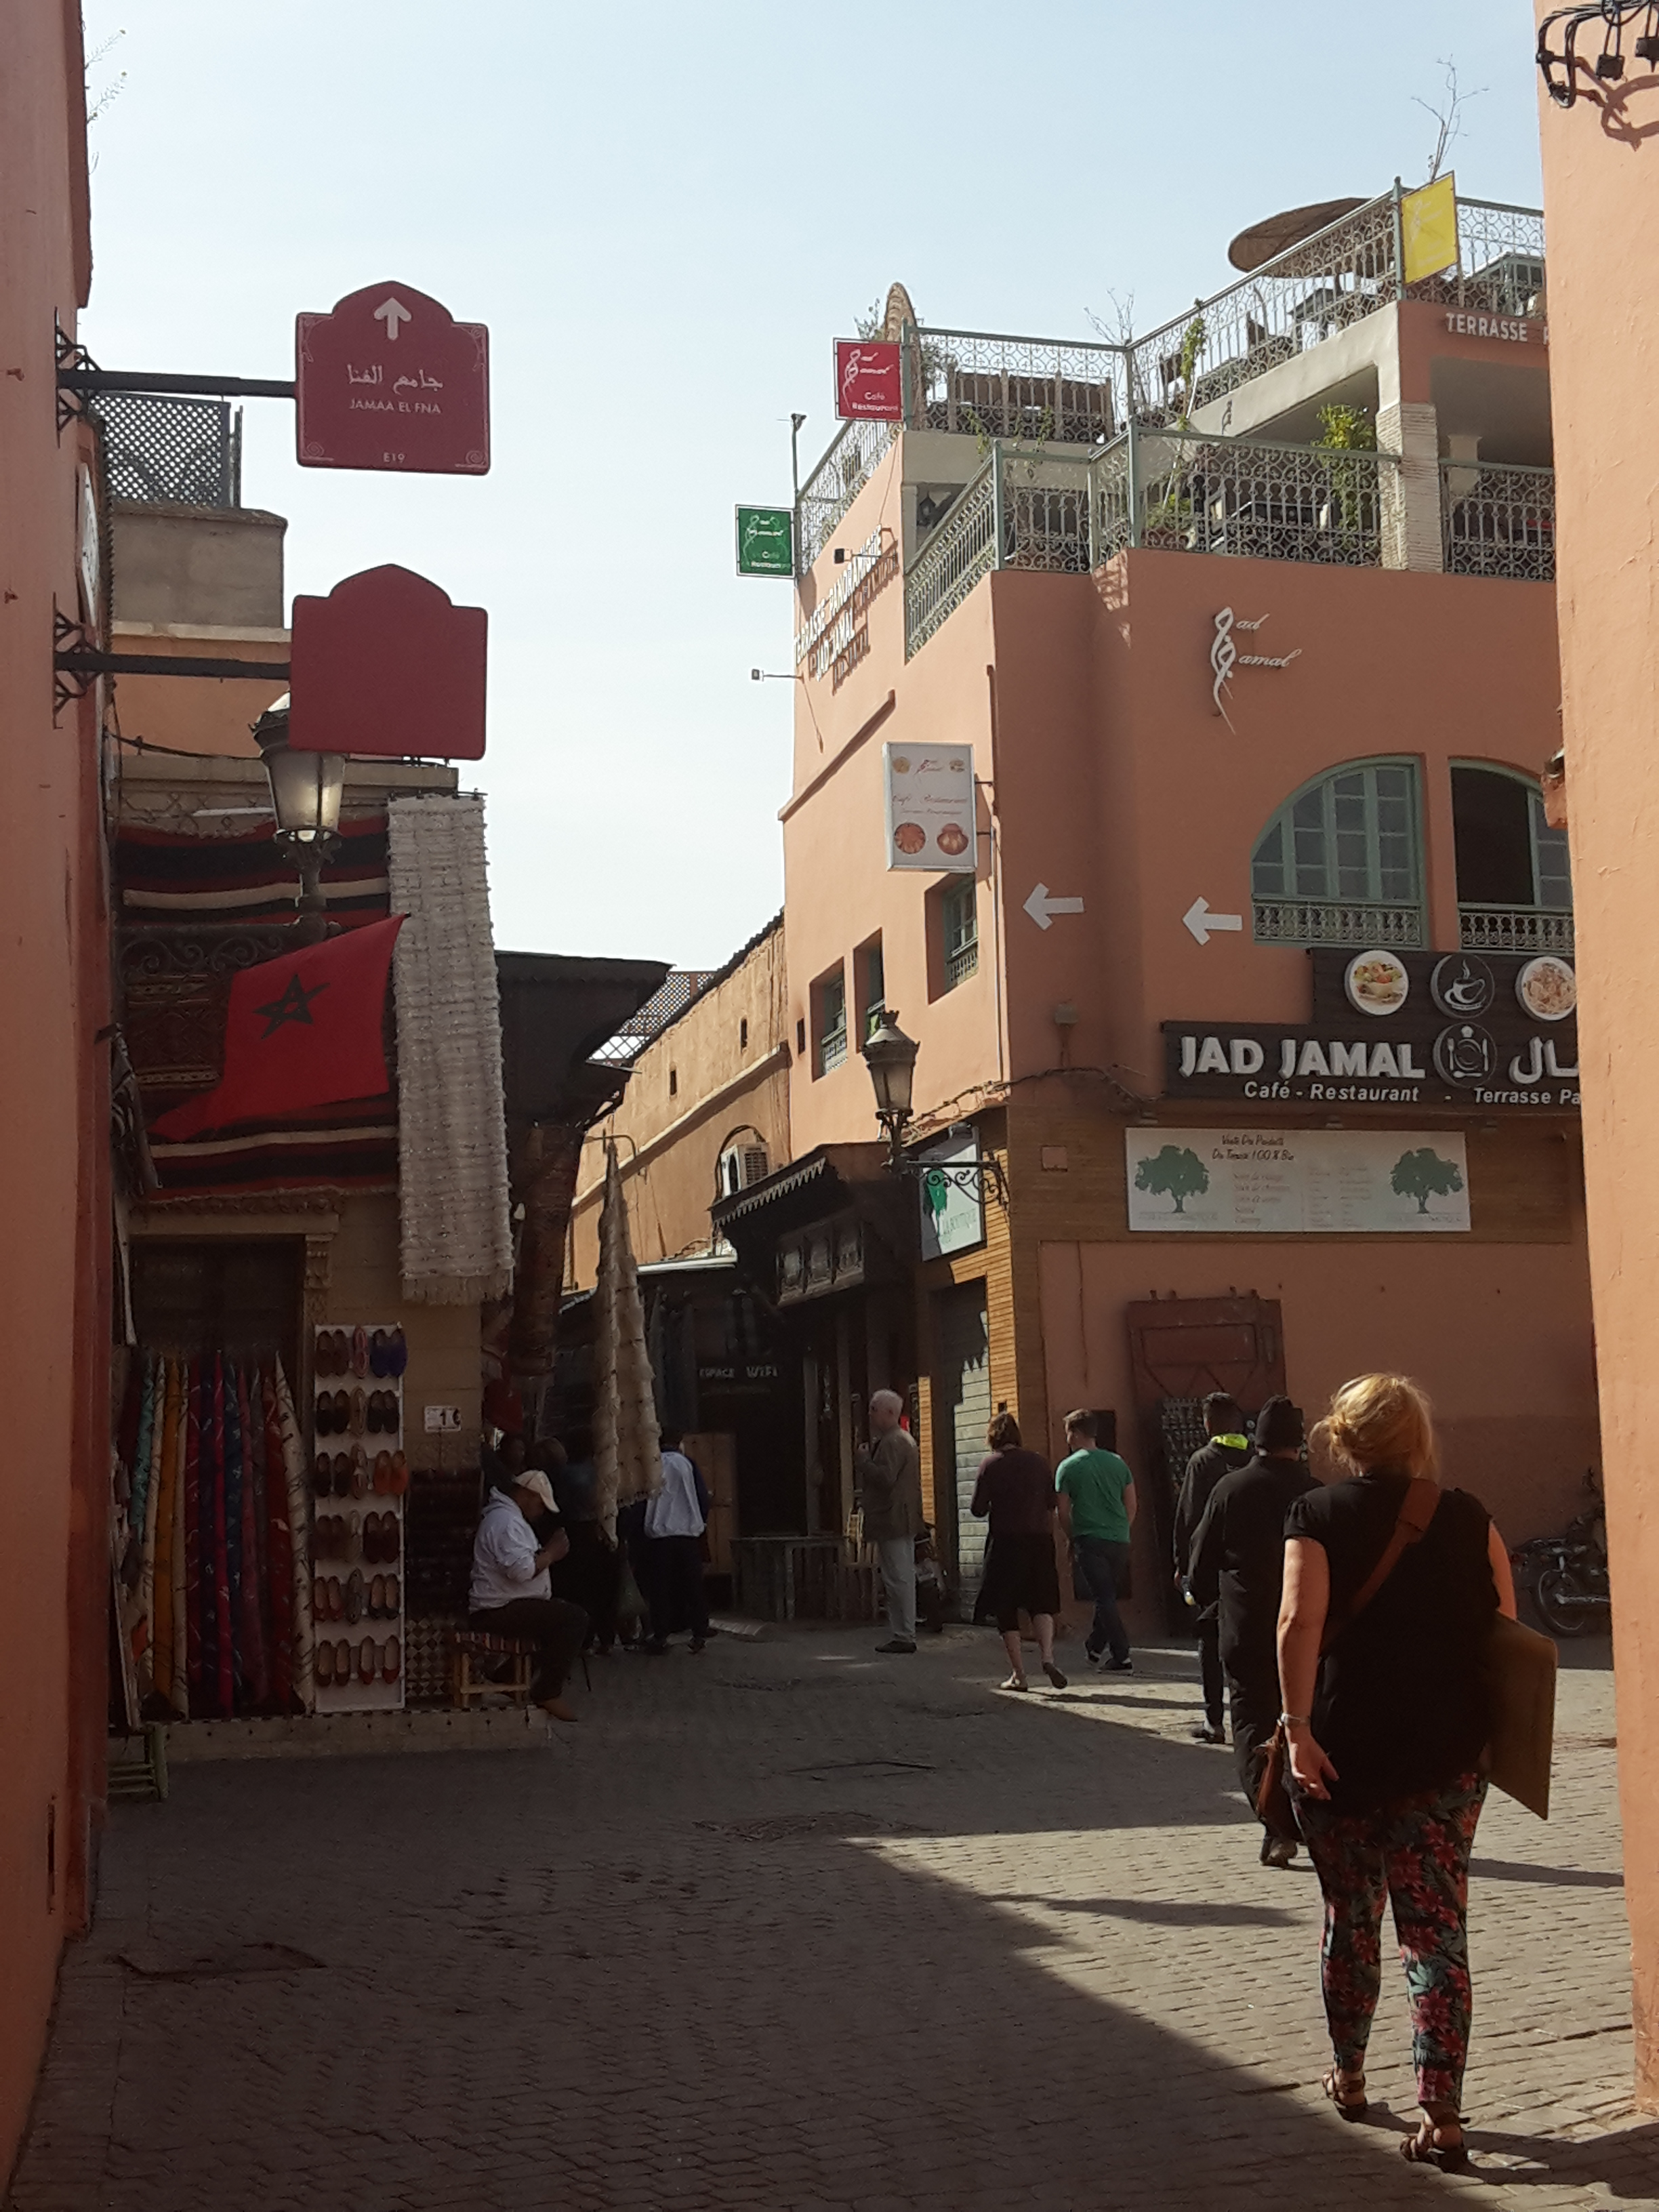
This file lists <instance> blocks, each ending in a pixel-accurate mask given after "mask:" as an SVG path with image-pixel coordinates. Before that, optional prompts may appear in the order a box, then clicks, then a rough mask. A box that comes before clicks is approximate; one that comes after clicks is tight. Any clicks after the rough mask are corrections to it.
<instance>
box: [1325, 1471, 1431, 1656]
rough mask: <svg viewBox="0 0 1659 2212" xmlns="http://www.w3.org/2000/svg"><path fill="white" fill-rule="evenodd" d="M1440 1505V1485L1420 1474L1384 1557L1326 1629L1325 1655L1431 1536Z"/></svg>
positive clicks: (1408, 1493)
mask: <svg viewBox="0 0 1659 2212" xmlns="http://www.w3.org/2000/svg"><path fill="white" fill-rule="evenodd" d="M1439 1504H1440V1486H1439V1484H1438V1483H1437V1482H1431V1481H1430V1480H1429V1479H1428V1477H1427V1476H1426V1475H1420V1474H1419V1475H1417V1476H1415V1477H1413V1480H1411V1481H1410V1482H1409V1483H1407V1486H1406V1495H1405V1496H1404V1498H1401V1501H1400V1517H1399V1519H1398V1520H1397V1521H1396V1522H1395V1524H1394V1534H1392V1535H1391V1536H1390V1537H1389V1541H1388V1542H1387V1543H1386V1544H1385V1545H1384V1546H1383V1555H1382V1557H1381V1558H1380V1559H1378V1560H1377V1563H1376V1565H1375V1566H1374V1567H1373V1568H1372V1569H1371V1571H1370V1574H1368V1575H1367V1576H1366V1577H1365V1579H1364V1582H1363V1583H1361V1584H1360V1585H1359V1588H1358V1589H1357V1590H1356V1591H1355V1592H1354V1594H1353V1598H1352V1602H1351V1603H1350V1605H1349V1607H1348V1609H1347V1611H1346V1613H1344V1614H1343V1616H1342V1618H1341V1619H1340V1620H1338V1621H1334V1622H1332V1623H1331V1624H1330V1625H1329V1626H1328V1627H1327V1629H1326V1631H1325V1634H1324V1637H1323V1638H1322V1642H1321V1644H1320V1650H1321V1651H1322V1652H1325V1651H1328V1650H1330V1648H1331V1645H1332V1644H1334V1642H1335V1640H1336V1638H1338V1637H1339V1636H1340V1634H1341V1633H1342V1632H1343V1630H1344V1629H1345V1628H1346V1627H1347V1626H1349V1624H1350V1623H1351V1622H1352V1621H1353V1620H1357V1619H1358V1616H1359V1614H1361V1613H1364V1610H1365V1607H1367V1606H1368V1605H1369V1604H1370V1601H1371V1600H1372V1599H1373V1598H1374V1597H1375V1596H1376V1593H1377V1592H1378V1590H1380V1589H1382V1587H1383V1583H1385V1582H1387V1580H1388V1579H1389V1576H1390V1575H1391V1574H1392V1573H1393V1572H1394V1571H1395V1568H1396V1567H1397V1566H1398V1565H1400V1562H1401V1559H1403V1558H1404V1556H1405V1554H1406V1553H1407V1551H1408V1550H1409V1549H1410V1548H1411V1547H1412V1546H1413V1544H1415V1543H1419V1542H1420V1541H1421V1540H1422V1538H1423V1537H1424V1536H1425V1534H1427V1533H1428V1527H1429V1523H1430V1522H1431V1521H1432V1520H1433V1518H1434V1516H1435V1514H1436V1512H1437V1510H1438V1508H1439Z"/></svg>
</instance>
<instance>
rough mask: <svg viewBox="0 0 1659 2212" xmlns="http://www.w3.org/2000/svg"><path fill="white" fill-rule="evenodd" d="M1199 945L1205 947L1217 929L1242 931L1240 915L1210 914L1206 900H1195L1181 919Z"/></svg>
mask: <svg viewBox="0 0 1659 2212" xmlns="http://www.w3.org/2000/svg"><path fill="white" fill-rule="evenodd" d="M1181 919H1182V921H1184V922H1185V923H1186V925H1187V927H1188V929H1190V930H1191V932H1192V933H1193V935H1194V937H1195V938H1196V939H1198V941H1199V943H1200V945H1207V944H1208V943H1209V941H1210V939H1212V937H1213V936H1214V935H1215V933H1216V932H1217V931H1218V929H1243V927H1244V917H1243V915H1242V914H1212V913H1211V912H1210V902H1209V901H1208V899H1203V898H1195V899H1194V901H1193V902H1192V904H1191V905H1190V906H1189V907H1188V909H1187V911H1186V913H1185V914H1183V915H1182V917H1181Z"/></svg>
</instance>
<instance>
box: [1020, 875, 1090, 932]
mask: <svg viewBox="0 0 1659 2212" xmlns="http://www.w3.org/2000/svg"><path fill="white" fill-rule="evenodd" d="M1025 911H1026V913H1027V914H1029V915H1030V917H1031V919H1032V921H1034V922H1036V926H1037V927H1038V928H1039V929H1047V928H1048V927H1049V926H1050V924H1051V923H1052V922H1053V921H1054V916H1055V915H1057V914H1081V913H1082V911H1083V901H1082V900H1081V899H1080V898H1056V897H1055V896H1054V893H1053V892H1052V891H1051V890H1049V888H1048V884H1037V885H1036V889H1035V890H1033V891H1032V893H1031V896H1030V898H1028V899H1027V900H1026V902H1025Z"/></svg>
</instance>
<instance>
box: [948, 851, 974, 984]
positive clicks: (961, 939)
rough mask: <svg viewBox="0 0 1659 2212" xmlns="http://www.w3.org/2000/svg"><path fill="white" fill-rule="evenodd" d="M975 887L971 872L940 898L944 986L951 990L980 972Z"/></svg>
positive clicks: (952, 885)
mask: <svg viewBox="0 0 1659 2212" xmlns="http://www.w3.org/2000/svg"><path fill="white" fill-rule="evenodd" d="M977 890H978V887H977V885H976V884H975V880H974V878H973V877H972V876H965V877H963V879H962V881H961V882H960V883H957V884H951V886H950V887H949V889H948V890H946V891H945V893H944V894H943V896H941V898H940V900H939V919H940V921H941V923H942V925H943V927H944V932H945V989H946V990H947V991H954V990H955V988H956V987H957V984H958V983H965V982H966V981H967V980H968V978H969V976H970V975H977V974H978V972H979V900H978V896H977Z"/></svg>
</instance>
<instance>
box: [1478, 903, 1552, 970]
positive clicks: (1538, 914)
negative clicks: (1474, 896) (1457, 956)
mask: <svg viewBox="0 0 1659 2212" xmlns="http://www.w3.org/2000/svg"><path fill="white" fill-rule="evenodd" d="M1457 933H1458V943H1459V944H1460V945H1462V949H1463V950H1464V951H1465V952H1561V953H1565V954H1566V955H1567V957H1569V958H1571V956H1572V951H1573V944H1574V937H1573V927H1572V916H1571V914H1564V913H1562V912H1560V911H1559V910H1557V911H1554V912H1551V911H1549V910H1547V908H1541V907H1530V906H1460V907H1459V908H1458V909H1457Z"/></svg>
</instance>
